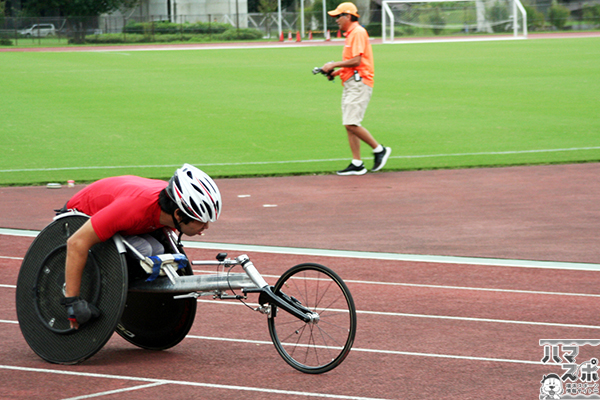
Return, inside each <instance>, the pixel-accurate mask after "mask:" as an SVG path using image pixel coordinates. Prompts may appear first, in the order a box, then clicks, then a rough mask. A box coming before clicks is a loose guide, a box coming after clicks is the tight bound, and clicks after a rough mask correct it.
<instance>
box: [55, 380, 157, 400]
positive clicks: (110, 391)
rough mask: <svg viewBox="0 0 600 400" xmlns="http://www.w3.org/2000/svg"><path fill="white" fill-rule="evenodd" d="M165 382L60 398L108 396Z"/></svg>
mask: <svg viewBox="0 0 600 400" xmlns="http://www.w3.org/2000/svg"><path fill="white" fill-rule="evenodd" d="M165 384H166V383H165V382H155V383H149V384H147V385H140V386H132V387H129V388H125V389H117V390H109V391H106V392H100V393H94V394H87V395H84V396H77V397H69V398H68V399H62V400H83V399H92V398H94V397H101V396H108V395H111V394H117V393H124V392H131V391H133V390H140V389H147V388H151V387H155V386H161V385H165Z"/></svg>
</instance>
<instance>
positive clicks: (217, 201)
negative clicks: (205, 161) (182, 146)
mask: <svg viewBox="0 0 600 400" xmlns="http://www.w3.org/2000/svg"><path fill="white" fill-rule="evenodd" d="M167 194H168V195H169V197H170V198H171V199H172V200H173V201H174V202H175V203H177V206H178V207H179V209H180V210H181V211H183V212H184V213H185V214H186V215H187V216H189V217H190V218H193V219H195V220H197V221H201V222H209V221H210V222H214V221H216V220H217V218H219V215H221V193H220V192H219V188H218V187H217V185H216V184H215V182H214V181H213V180H212V179H211V178H210V176H208V175H206V174H205V173H204V172H202V171H200V170H199V169H198V168H196V167H194V166H193V165H190V164H183V167H181V168H179V169H178V170H177V171H175V174H174V175H173V177H172V178H171V180H170V181H169V185H168V186H167Z"/></svg>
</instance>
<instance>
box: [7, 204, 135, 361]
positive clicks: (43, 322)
mask: <svg viewBox="0 0 600 400" xmlns="http://www.w3.org/2000/svg"><path fill="white" fill-rule="evenodd" d="M87 220H88V217H87V216H84V215H82V214H64V215H63V216H61V217H60V218H58V219H56V220H55V221H54V222H52V223H51V224H50V225H48V226H47V227H46V228H44V229H43V230H42V231H41V232H40V234H39V235H38V236H37V238H36V239H35V240H34V241H33V243H32V244H31V246H30V247H29V250H28V251H27V254H26V255H25V258H24V259H23V263H22V264H21V269H20V271H19V277H18V280H17V294H16V303H17V304H16V305H17V318H18V320H19V327H20V328H21V332H22V334H23V337H24V338H25V340H26V341H27V344H28V345H29V346H30V347H31V349H32V350H33V351H34V352H35V353H36V354H37V355H38V356H40V357H41V358H43V359H44V360H46V361H49V362H52V363H58V364H77V363H79V362H82V361H84V360H86V359H88V358H90V357H91V356H93V355H94V354H96V353H97V352H98V351H99V350H100V349H101V348H102V347H103V346H104V345H105V344H106V342H107V341H108V339H110V337H111V336H112V333H113V332H114V330H115V327H116V326H117V322H118V321H119V319H120V317H121V314H122V312H123V308H124V307H125V300H126V298H127V266H126V263H125V257H124V255H123V254H121V253H119V251H118V250H117V247H116V245H115V243H114V242H113V241H112V240H109V241H106V242H104V243H99V244H97V245H95V246H94V247H92V249H91V250H90V253H89V255H88V261H87V264H86V266H85V269H84V271H83V277H82V281H81V297H82V298H84V299H86V300H87V301H88V302H90V303H93V304H95V305H96V307H98V308H99V309H100V312H101V315H100V317H98V318H97V319H94V320H91V321H89V322H87V323H86V324H83V325H82V326H81V327H80V328H79V329H77V330H75V329H71V328H70V326H69V321H68V320H67V312H66V310H65V307H64V306H62V305H61V304H60V300H61V299H62V298H63V297H64V293H63V285H64V282H65V259H66V242H67V239H68V238H69V237H70V236H71V235H72V234H73V233H75V231H76V230H77V229H79V228H80V227H81V226H82V225H83V224H84V223H85V222H86V221H87Z"/></svg>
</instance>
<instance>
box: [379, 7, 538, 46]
mask: <svg viewBox="0 0 600 400" xmlns="http://www.w3.org/2000/svg"><path fill="white" fill-rule="evenodd" d="M381 20H382V26H381V28H382V38H383V43H392V42H394V40H398V39H403V38H407V37H415V36H434V37H444V38H446V39H448V38H453V37H456V38H463V37H470V38H483V37H492V35H504V36H505V35H507V34H508V35H512V36H514V37H518V38H519V37H521V38H525V37H527V13H526V12H525V8H524V7H523V5H522V4H521V2H520V1H519V0H457V1H449V0H428V1H415V0H385V1H383V2H382V18H381Z"/></svg>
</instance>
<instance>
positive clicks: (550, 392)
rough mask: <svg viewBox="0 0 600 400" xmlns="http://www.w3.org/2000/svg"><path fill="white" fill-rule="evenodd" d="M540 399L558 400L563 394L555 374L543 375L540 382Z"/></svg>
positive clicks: (559, 381) (558, 378) (560, 383)
mask: <svg viewBox="0 0 600 400" xmlns="http://www.w3.org/2000/svg"><path fill="white" fill-rule="evenodd" d="M541 383H542V387H541V388H540V393H541V395H540V399H560V394H562V392H563V387H562V382H561V380H560V377H559V376H558V375H556V374H549V375H545V376H544V378H543V379H542V381H541Z"/></svg>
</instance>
